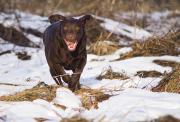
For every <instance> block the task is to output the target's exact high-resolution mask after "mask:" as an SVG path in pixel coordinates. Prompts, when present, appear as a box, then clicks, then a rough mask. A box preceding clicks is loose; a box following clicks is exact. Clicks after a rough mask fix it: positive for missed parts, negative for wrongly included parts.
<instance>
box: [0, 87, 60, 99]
mask: <svg viewBox="0 0 180 122" xmlns="http://www.w3.org/2000/svg"><path fill="white" fill-rule="evenodd" d="M58 87H59V86H47V85H43V86H42V85H39V84H38V85H37V86H35V87H33V88H32V89H26V90H24V91H22V92H18V93H16V94H14V95H8V96H1V97H0V101H33V100H35V99H44V100H47V101H52V100H53V99H54V98H55V96H56V89H57V88H58Z"/></svg>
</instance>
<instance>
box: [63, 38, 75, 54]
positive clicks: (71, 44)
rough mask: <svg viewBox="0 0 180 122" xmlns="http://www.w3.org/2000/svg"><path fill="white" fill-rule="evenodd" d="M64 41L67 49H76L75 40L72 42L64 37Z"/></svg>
mask: <svg viewBox="0 0 180 122" xmlns="http://www.w3.org/2000/svg"><path fill="white" fill-rule="evenodd" d="M65 43H66V45H67V47H68V50H70V51H74V50H75V49H76V46H77V41H74V42H72V41H68V40H66V39H65Z"/></svg>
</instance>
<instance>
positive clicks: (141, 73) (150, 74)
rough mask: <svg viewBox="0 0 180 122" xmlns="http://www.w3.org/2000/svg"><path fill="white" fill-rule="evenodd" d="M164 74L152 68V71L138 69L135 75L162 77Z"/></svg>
mask: <svg viewBox="0 0 180 122" xmlns="http://www.w3.org/2000/svg"><path fill="white" fill-rule="evenodd" d="M163 75H164V74H163V73H160V72H158V71H155V70H152V71H138V72H137V73H136V75H135V76H139V77H142V78H146V77H160V76H163Z"/></svg>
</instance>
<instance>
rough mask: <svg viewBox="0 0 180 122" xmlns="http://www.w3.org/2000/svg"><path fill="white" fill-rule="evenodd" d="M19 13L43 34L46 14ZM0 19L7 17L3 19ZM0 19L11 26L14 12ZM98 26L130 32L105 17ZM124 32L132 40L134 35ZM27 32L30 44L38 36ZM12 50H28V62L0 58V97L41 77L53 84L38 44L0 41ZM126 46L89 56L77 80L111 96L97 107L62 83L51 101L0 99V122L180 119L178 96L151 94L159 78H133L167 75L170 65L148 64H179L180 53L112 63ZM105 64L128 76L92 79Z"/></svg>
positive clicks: (25, 22) (141, 35)
mask: <svg viewBox="0 0 180 122" xmlns="http://www.w3.org/2000/svg"><path fill="white" fill-rule="evenodd" d="M20 15H21V16H22V18H21V21H20V24H21V26H23V27H25V28H26V27H27V28H33V29H39V30H40V31H41V32H43V31H44V29H45V28H46V27H47V26H48V25H49V24H48V22H47V21H45V20H46V19H47V18H46V17H40V16H37V15H31V14H24V13H21V14H20ZM4 18H11V19H10V20H7V21H4ZM100 19H103V18H100ZM42 21H43V22H44V23H42ZM0 23H3V24H4V25H6V26H9V25H14V26H16V24H15V23H16V22H15V21H14V19H13V15H5V14H4V15H3V14H1V15H0ZM122 25H123V26H122ZM102 26H103V27H105V28H106V29H107V30H109V31H112V28H113V27H114V26H115V27H116V28H118V27H119V26H120V28H119V29H116V30H114V31H116V32H117V33H119V32H122V31H123V29H127V30H133V28H131V27H129V26H128V25H125V24H123V23H118V22H115V21H112V20H110V19H105V20H104V23H103V24H102ZM110 27H112V28H110ZM121 27H123V28H121ZM123 32H124V31H123ZM137 32H138V33H136V34H139V35H136V39H142V38H143V39H144V38H147V37H149V36H151V34H150V33H149V32H147V31H145V30H141V29H138V30H137ZM124 34H125V35H126V36H129V37H130V38H133V35H130V34H127V33H124ZM27 36H28V38H30V39H31V40H33V41H34V42H35V43H39V42H41V41H42V40H41V39H40V38H38V37H35V36H33V35H31V34H29V35H27ZM0 42H4V40H3V39H0ZM11 48H14V50H16V51H17V50H23V51H27V52H28V54H30V55H31V56H32V57H31V59H30V60H26V61H23V60H19V59H18V58H17V56H16V55H15V53H10V54H5V55H2V56H0V69H1V70H0V96H3V95H10V94H15V93H17V92H20V91H23V90H25V89H30V88H32V87H34V86H35V85H37V84H38V83H39V82H40V81H43V82H45V83H46V84H49V85H52V84H54V85H55V82H54V81H53V79H52V78H51V76H50V73H49V69H48V65H47V62H46V59H45V55H44V50H43V48H41V49H34V48H23V47H19V46H15V47H14V45H13V44H6V45H0V49H1V50H3V51H5V50H8V49H11ZM131 50H132V49H131V48H130V47H124V48H121V49H119V50H117V51H116V52H115V53H113V54H112V55H106V56H97V55H93V54H88V60H87V64H86V66H85V69H84V71H83V73H82V76H81V79H80V83H81V84H82V87H89V88H92V89H103V90H104V91H105V92H107V94H110V95H111V97H110V98H109V99H108V100H104V101H103V102H100V103H98V109H95V108H92V109H90V110H87V109H85V108H84V107H83V106H82V102H81V100H80V97H79V96H77V95H75V94H74V93H72V92H71V91H70V90H68V89H67V88H62V87H61V88H58V89H57V91H56V98H54V100H53V101H51V102H48V101H45V100H42V99H36V100H34V101H32V102H30V101H23V102H5V101H0V122H1V121H2V122H3V121H8V122H33V121H36V120H35V118H44V119H46V121H47V122H48V121H51V122H52V121H54V122H57V121H60V120H62V119H63V118H71V117H73V116H81V117H83V118H86V119H87V120H93V121H95V122H98V121H103V122H110V121H111V122H119V121H123V122H124V121H125V122H129V121H131V122H132V121H150V120H152V119H155V118H158V117H160V116H164V115H172V116H174V117H177V118H179V119H180V94H176V93H165V92H164V93H162V92H161V93H160V92H159V93H155V92H151V91H150V89H151V88H152V87H154V86H156V85H158V83H159V81H160V80H161V79H162V77H147V78H142V77H139V76H135V74H136V73H137V72H138V71H152V70H155V71H158V72H160V73H164V72H166V73H169V72H171V71H172V68H171V67H163V66H160V65H157V64H155V63H153V61H154V60H168V61H175V62H180V56H168V55H167V56H156V57H155V56H154V57H136V58H130V59H126V60H120V61H113V60H115V59H118V58H119V55H120V54H123V53H127V52H129V51H131ZM109 67H111V68H112V70H113V71H114V72H120V73H122V72H123V73H125V74H126V75H127V76H128V77H129V78H128V79H126V80H118V79H113V80H110V79H102V80H97V79H96V77H97V76H99V75H100V74H101V73H102V72H104V71H105V70H107V69H108V68H109ZM12 84H13V85H12ZM108 91H111V92H108ZM54 103H55V104H58V105H63V106H65V107H66V109H62V108H60V107H57V106H55V105H54Z"/></svg>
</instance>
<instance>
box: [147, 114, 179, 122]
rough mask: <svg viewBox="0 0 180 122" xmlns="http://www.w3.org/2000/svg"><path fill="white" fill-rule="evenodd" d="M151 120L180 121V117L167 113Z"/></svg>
mask: <svg viewBox="0 0 180 122" xmlns="http://www.w3.org/2000/svg"><path fill="white" fill-rule="evenodd" d="M150 122H180V119H177V118H175V117H173V116H172V115H166V116H162V117H159V118H157V119H154V120H151V121H150Z"/></svg>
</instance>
